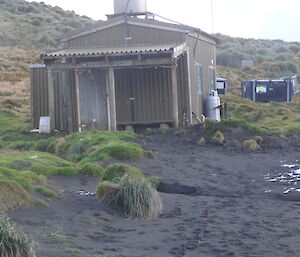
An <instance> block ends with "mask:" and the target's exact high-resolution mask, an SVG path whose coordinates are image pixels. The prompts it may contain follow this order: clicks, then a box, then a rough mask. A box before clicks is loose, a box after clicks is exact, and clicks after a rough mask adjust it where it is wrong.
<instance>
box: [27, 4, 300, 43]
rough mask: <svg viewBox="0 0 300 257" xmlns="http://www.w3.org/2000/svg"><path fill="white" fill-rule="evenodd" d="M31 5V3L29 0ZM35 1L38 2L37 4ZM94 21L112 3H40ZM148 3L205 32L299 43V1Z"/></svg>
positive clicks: (111, 8) (165, 13) (108, 10)
mask: <svg viewBox="0 0 300 257" xmlns="http://www.w3.org/2000/svg"><path fill="white" fill-rule="evenodd" d="M30 1H31V0H30ZM36 1H38V0H36ZM43 1H44V2H45V3H47V4H50V5H53V6H60V7H62V8H63V9H66V10H74V11H75V12H76V13H78V14H81V15H86V16H89V17H91V18H93V19H97V20H99V19H105V14H111V13H113V0H77V1H76V0H43ZM212 1H213V7H214V8H213V9H214V11H213V17H214V19H213V20H214V23H213V24H214V26H212V18H211V17H212V16H211V0H183V1H178V0H148V10H149V11H151V12H154V13H157V14H159V15H161V16H164V17H167V18H170V19H173V20H176V21H179V22H181V23H184V24H188V25H192V26H196V27H199V28H201V29H203V30H205V31H207V32H210V33H211V32H212V27H213V31H214V32H215V33H217V32H219V33H222V34H225V35H229V36H235V37H246V38H249V37H251V38H263V39H283V40H286V41H299V42H300V1H299V0H285V1H282V0H212Z"/></svg>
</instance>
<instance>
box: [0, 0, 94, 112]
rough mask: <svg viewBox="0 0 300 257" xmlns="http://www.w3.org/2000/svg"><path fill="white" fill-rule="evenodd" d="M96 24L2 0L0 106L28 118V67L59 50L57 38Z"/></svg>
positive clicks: (45, 7)
mask: <svg viewBox="0 0 300 257" xmlns="http://www.w3.org/2000/svg"><path fill="white" fill-rule="evenodd" d="M93 22H94V21H93V20H91V19H89V18H88V17H82V16H79V15H77V14H75V13H74V12H70V11H64V10H63V9H61V8H60V7H51V6H49V5H46V4H44V3H37V2H32V3H29V2H26V1H24V0H0V107H1V109H2V110H5V111H8V112H10V113H14V114H17V115H21V116H22V117H28V115H29V110H30V102H29V70H28V64H30V63H34V62H38V61H39V56H40V54H41V53H42V52H44V51H48V50H50V49H53V48H56V47H59V44H58V41H56V40H55V38H57V36H59V35H62V34H63V33H66V32H68V31H70V30H73V29H78V28H81V27H84V26H86V25H88V24H91V23H93Z"/></svg>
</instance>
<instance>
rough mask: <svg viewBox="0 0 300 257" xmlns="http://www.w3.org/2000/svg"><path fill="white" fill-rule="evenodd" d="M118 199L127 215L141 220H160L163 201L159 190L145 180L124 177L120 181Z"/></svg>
mask: <svg viewBox="0 0 300 257" xmlns="http://www.w3.org/2000/svg"><path fill="white" fill-rule="evenodd" d="M119 185H120V190H119V192H118V194H117V196H116V197H117V199H118V201H119V202H120V203H121V205H122V208H123V211H124V212H125V214H126V215H128V216H130V217H134V218H140V219H155V218H158V216H159V215H160V213H161V211H162V207H163V204H162V201H161V198H160V195H159V193H158V192H157V190H156V189H155V188H154V187H153V186H152V184H150V183H149V182H147V181H146V180H145V179H136V178H133V177H131V176H128V175H126V176H124V177H122V178H121V179H120V181H119Z"/></svg>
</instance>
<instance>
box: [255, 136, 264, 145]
mask: <svg viewBox="0 0 300 257" xmlns="http://www.w3.org/2000/svg"><path fill="white" fill-rule="evenodd" d="M254 140H255V141H256V143H258V144H259V145H261V144H262V143H263V142H264V140H263V138H262V137H261V136H256V137H254Z"/></svg>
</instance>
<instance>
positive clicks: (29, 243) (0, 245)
mask: <svg viewBox="0 0 300 257" xmlns="http://www.w3.org/2000/svg"><path fill="white" fill-rule="evenodd" d="M35 245H36V244H35V242H34V241H33V240H32V239H31V238H30V237H29V236H28V235H26V234H25V233H24V232H23V231H21V230H20V229H19V228H18V227H17V225H16V224H15V223H13V222H11V220H10V219H9V218H8V217H7V216H6V215H4V214H0V256H1V257H35V256H36V255H35V250H34V248H35Z"/></svg>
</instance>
